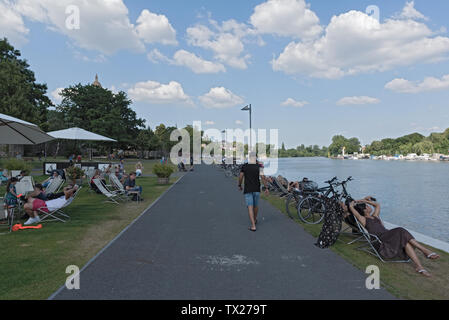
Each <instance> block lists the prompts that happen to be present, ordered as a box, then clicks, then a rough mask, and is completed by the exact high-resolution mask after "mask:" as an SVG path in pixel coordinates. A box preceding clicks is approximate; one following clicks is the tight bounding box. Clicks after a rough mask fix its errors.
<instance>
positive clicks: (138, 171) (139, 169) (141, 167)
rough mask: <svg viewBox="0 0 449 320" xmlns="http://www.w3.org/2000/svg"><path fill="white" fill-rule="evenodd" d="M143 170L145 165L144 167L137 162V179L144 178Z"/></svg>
mask: <svg viewBox="0 0 449 320" xmlns="http://www.w3.org/2000/svg"><path fill="white" fill-rule="evenodd" d="M142 170H143V165H142V162H140V161H139V162H137V164H136V175H137V177H140V176H142V173H143V172H142Z"/></svg>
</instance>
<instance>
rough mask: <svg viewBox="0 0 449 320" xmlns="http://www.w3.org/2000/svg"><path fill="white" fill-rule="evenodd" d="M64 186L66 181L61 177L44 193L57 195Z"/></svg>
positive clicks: (51, 183) (53, 181) (52, 182)
mask: <svg viewBox="0 0 449 320" xmlns="http://www.w3.org/2000/svg"><path fill="white" fill-rule="evenodd" d="M63 184H64V180H63V179H62V178H60V177H57V178H54V179H53V180H52V181H51V182H50V184H49V185H48V186H47V188H46V189H45V192H44V193H45V194H50V193H56V192H58V191H59V189H61V187H62V185H63Z"/></svg>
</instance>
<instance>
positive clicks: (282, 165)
mask: <svg viewBox="0 0 449 320" xmlns="http://www.w3.org/2000/svg"><path fill="white" fill-rule="evenodd" d="M278 174H281V175H283V176H285V177H286V178H287V179H288V180H289V181H291V180H301V179H302V178H303V177H307V178H309V179H311V180H314V181H316V182H317V183H318V184H319V185H320V187H321V186H325V184H324V181H326V180H329V179H331V178H333V177H334V176H337V177H338V178H339V179H341V180H343V179H346V178H347V177H349V176H352V177H353V178H354V181H352V182H350V183H349V185H348V191H349V193H350V194H351V195H352V196H353V198H355V199H360V198H363V197H365V196H367V195H370V196H373V197H375V198H376V199H377V200H378V201H379V202H380V203H381V208H382V209H381V217H382V219H383V220H385V221H387V222H390V223H393V224H395V225H399V226H401V227H405V228H407V229H410V230H414V231H417V232H420V233H422V234H424V235H427V236H430V237H432V238H435V239H439V240H442V241H445V242H449V162H433V161H432V162H431V161H382V160H334V159H327V158H283V159H279V163H278Z"/></svg>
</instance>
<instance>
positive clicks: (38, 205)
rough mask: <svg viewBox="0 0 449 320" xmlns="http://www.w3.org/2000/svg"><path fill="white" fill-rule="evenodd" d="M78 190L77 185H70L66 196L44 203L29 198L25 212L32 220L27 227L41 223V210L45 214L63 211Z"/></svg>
mask: <svg viewBox="0 0 449 320" xmlns="http://www.w3.org/2000/svg"><path fill="white" fill-rule="evenodd" d="M77 190H78V186H77V185H75V186H71V185H69V186H67V187H65V188H64V195H63V196H61V197H60V198H57V199H54V200H48V201H43V200H41V199H37V198H29V199H28V201H27V203H26V204H25V205H24V206H23V208H24V209H25V212H26V213H27V214H28V216H30V219H28V221H27V222H25V225H26V226H28V225H31V224H34V223H38V222H40V221H41V219H40V218H39V214H38V211H39V210H42V211H44V212H53V211H56V210H58V209H61V208H62V207H63V206H64V205H65V204H66V203H67V201H69V199H70V198H71V197H73V195H74V194H75V193H76V191H77Z"/></svg>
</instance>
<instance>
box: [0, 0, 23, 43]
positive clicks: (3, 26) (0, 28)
mask: <svg viewBox="0 0 449 320" xmlns="http://www.w3.org/2000/svg"><path fill="white" fill-rule="evenodd" d="M29 31H30V30H29V29H28V28H27V27H26V26H25V23H24V21H23V19H22V16H21V15H20V13H19V12H17V11H16V10H15V9H14V6H13V5H12V4H11V3H9V2H6V1H4V0H0V38H8V40H9V42H11V44H13V45H14V46H20V45H23V44H25V43H26V42H27V35H28V33H29Z"/></svg>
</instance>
